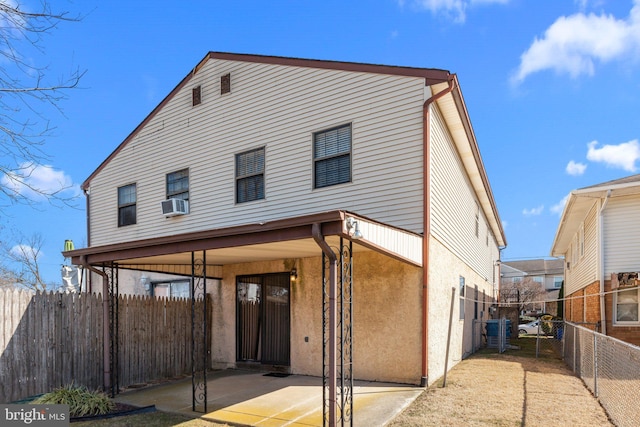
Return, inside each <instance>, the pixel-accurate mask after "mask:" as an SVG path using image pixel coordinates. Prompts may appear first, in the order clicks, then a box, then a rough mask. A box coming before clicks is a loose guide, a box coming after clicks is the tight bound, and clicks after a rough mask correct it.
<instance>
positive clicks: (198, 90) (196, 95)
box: [191, 86, 202, 107]
mask: <svg viewBox="0 0 640 427" xmlns="http://www.w3.org/2000/svg"><path fill="white" fill-rule="evenodd" d="M201 102H202V87H201V86H198V87H194V88H193V89H191V103H192V105H193V106H194V107H195V106H196V105H199V104H200V103H201Z"/></svg>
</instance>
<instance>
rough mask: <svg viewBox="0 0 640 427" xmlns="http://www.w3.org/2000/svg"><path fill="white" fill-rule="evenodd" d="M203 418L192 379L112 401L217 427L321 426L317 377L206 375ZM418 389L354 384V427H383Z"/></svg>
mask: <svg viewBox="0 0 640 427" xmlns="http://www.w3.org/2000/svg"><path fill="white" fill-rule="evenodd" d="M207 389H208V393H207V395H208V400H207V410H208V412H207V413H206V414H197V413H194V412H193V411H192V410H191V409H192V401H191V395H192V393H191V379H190V378H188V379H185V380H180V381H177V382H173V383H170V384H163V385H157V386H151V387H148V388H144V389H140V390H132V391H127V392H124V393H121V394H119V395H118V396H117V397H116V401H118V402H122V403H128V404H131V405H136V406H147V405H155V406H156V408H157V409H158V410H160V411H166V412H175V413H181V414H186V415H190V416H194V415H195V416H197V415H200V416H201V417H202V418H204V419H207V420H211V421H216V422H220V423H229V424H234V425H249V426H321V425H322V378H318V377H309V376H302V375H290V376H287V377H274V376H265V374H264V373H262V372H260V373H257V372H255V371H243V370H231V369H230V370H224V371H216V372H212V373H210V374H209V378H208V381H207ZM422 390H423V389H422V388H420V387H415V386H407V385H402V384H389V383H378V382H371V381H356V382H355V384H354V389H353V398H354V403H353V420H354V425H356V426H363V427H364V426H383V425H385V424H386V423H388V422H389V421H390V420H391V419H393V418H394V417H395V416H396V415H397V414H398V413H399V412H400V411H402V410H403V409H404V408H405V407H407V406H408V405H409V404H410V403H411V402H413V400H414V399H415V398H416V397H417V396H418V395H419V394H420V393H421V392H422Z"/></svg>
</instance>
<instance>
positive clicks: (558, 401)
mask: <svg viewBox="0 0 640 427" xmlns="http://www.w3.org/2000/svg"><path fill="white" fill-rule="evenodd" d="M441 386H442V382H441V381H440V382H438V384H436V385H433V386H432V387H430V388H429V389H427V390H425V392H424V393H422V394H421V395H420V397H418V399H416V401H415V402H414V403H413V404H411V405H410V406H409V407H408V408H407V409H406V410H405V411H404V412H403V413H402V414H400V415H399V416H398V417H397V418H396V419H394V421H393V422H392V423H391V424H390V426H396V427H399V426H433V425H437V426H461V425H464V426H542V425H565V426H577V425H579V426H582V427H591V426H593V427H596V426H597V427H602V426H612V425H613V424H611V422H610V421H609V419H608V418H607V415H606V413H605V411H604V410H603V409H602V407H601V406H600V404H599V403H598V401H597V400H596V399H595V398H594V397H593V395H591V393H590V392H589V391H588V390H587V388H586V387H585V386H584V384H583V383H582V381H581V380H580V379H579V378H577V377H576V376H574V375H573V373H572V372H571V371H570V370H569V369H568V368H567V367H566V366H565V365H564V363H563V362H562V361H559V360H545V359H535V358H529V357H519V356H515V355H512V354H502V355H499V354H485V355H477V356H473V357H471V358H469V359H466V360H463V361H462V362H460V363H459V364H458V365H456V366H455V367H454V368H453V369H452V370H451V371H450V372H449V374H448V375H447V386H446V388H441Z"/></svg>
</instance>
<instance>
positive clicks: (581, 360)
mask: <svg viewBox="0 0 640 427" xmlns="http://www.w3.org/2000/svg"><path fill="white" fill-rule="evenodd" d="M563 337H564V339H563V340H562V341H563V343H564V348H563V353H562V354H563V358H564V360H565V362H566V363H567V365H569V367H570V368H571V369H572V370H573V372H574V373H575V374H576V375H578V376H579V377H580V378H582V380H583V381H584V383H585V384H586V386H587V388H589V390H590V391H591V392H592V393H593V395H594V396H595V397H597V398H598V400H599V401H600V404H601V405H602V406H603V407H604V409H605V410H606V411H607V413H608V414H609V417H610V418H611V420H612V421H613V423H614V424H615V425H617V426H619V427H626V426H634V427H635V426H640V408H639V405H640V347H637V346H634V345H631V344H629V343H626V342H624V341H620V340H618V339H616V338H612V337H609V336H606V335H603V334H601V333H598V332H595V331H593V330H590V329H588V328H586V327H585V326H581V325H577V324H574V323H569V322H565V323H564V325H563Z"/></svg>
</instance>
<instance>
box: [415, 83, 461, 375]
mask: <svg viewBox="0 0 640 427" xmlns="http://www.w3.org/2000/svg"><path fill="white" fill-rule="evenodd" d="M447 80H448V83H449V86H448V87H447V88H446V89H443V90H441V91H440V92H438V93H436V94H435V95H432V96H431V97H430V98H429V99H427V100H426V101H425V103H424V105H423V106H422V138H423V141H422V147H423V148H422V151H423V152H422V170H423V186H422V187H423V190H422V191H423V193H422V199H423V201H424V209H423V211H422V215H423V217H422V228H423V232H422V377H421V378H420V386H421V387H427V386H428V384H429V238H430V236H431V198H430V194H431V178H430V175H431V167H430V156H429V154H430V148H431V124H430V121H431V113H430V107H431V104H432V103H434V102H435V101H437V100H438V99H440V98H442V97H443V96H445V95H447V94H449V93H451V91H452V90H453V89H454V88H455V87H456V77H455V74H453V75H449V77H448V79H447Z"/></svg>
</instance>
